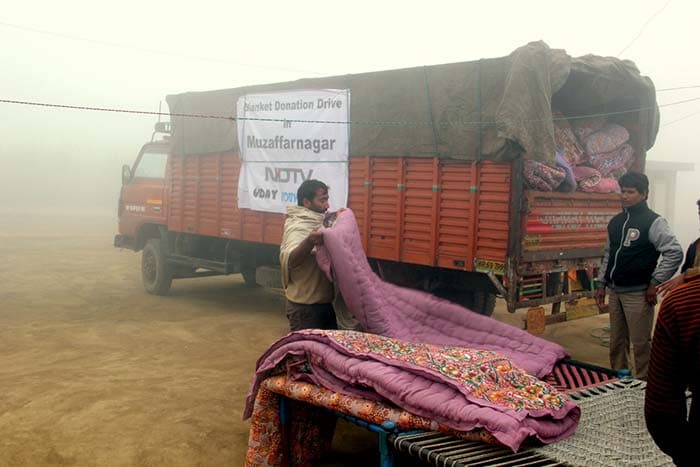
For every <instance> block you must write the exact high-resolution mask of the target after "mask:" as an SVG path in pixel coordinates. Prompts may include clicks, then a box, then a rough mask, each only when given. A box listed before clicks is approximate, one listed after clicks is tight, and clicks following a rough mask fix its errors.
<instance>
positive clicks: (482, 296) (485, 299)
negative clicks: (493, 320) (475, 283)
mask: <svg viewBox="0 0 700 467" xmlns="http://www.w3.org/2000/svg"><path fill="white" fill-rule="evenodd" d="M495 308H496V294H494V293H491V292H489V291H487V290H474V291H473V292H472V310H474V311H476V312H477V313H479V314H480V315H484V316H491V315H492V314H493V310H494V309H495Z"/></svg>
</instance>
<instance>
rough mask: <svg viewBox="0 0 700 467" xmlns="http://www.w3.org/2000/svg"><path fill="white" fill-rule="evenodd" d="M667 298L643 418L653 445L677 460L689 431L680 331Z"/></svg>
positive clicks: (653, 350) (658, 326)
mask: <svg viewBox="0 0 700 467" xmlns="http://www.w3.org/2000/svg"><path fill="white" fill-rule="evenodd" d="M669 298H672V296H671V297H669ZM669 298H667V299H666V300H664V302H663V303H662V304H661V311H660V312H659V317H658V320H657V323H656V330H655V331H654V339H653V340H652V346H651V358H650V360H649V373H648V377H647V387H646V394H645V398H644V417H645V419H646V424H647V429H648V430H649V433H650V434H651V437H652V438H653V439H654V442H655V443H656V444H657V445H658V446H659V448H660V449H661V450H662V451H663V452H665V453H666V454H668V455H670V456H671V457H673V458H674V459H679V458H684V456H685V454H684V453H686V452H687V449H689V448H690V445H689V444H688V442H687V440H686V438H687V436H686V435H687V433H689V430H690V428H689V426H688V421H687V406H686V399H685V389H686V387H687V381H686V378H685V375H687V369H686V368H683V353H682V349H681V348H680V344H679V339H678V336H679V332H680V330H679V329H678V326H677V324H676V322H675V320H674V314H673V301H672V300H669Z"/></svg>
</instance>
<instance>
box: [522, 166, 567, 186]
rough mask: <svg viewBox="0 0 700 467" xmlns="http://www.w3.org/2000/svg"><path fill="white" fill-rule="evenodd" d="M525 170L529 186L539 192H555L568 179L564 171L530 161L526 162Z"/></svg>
mask: <svg viewBox="0 0 700 467" xmlns="http://www.w3.org/2000/svg"><path fill="white" fill-rule="evenodd" d="M524 170H525V181H526V182H527V184H528V186H529V187H530V188H531V189H533V190H538V191H554V190H556V189H557V188H559V185H561V183H562V182H563V181H564V179H565V178H566V171H565V170H564V169H562V168H559V167H550V166H549V165H547V164H544V163H542V162H538V161H534V160H530V159H528V160H526V161H525V167H524Z"/></svg>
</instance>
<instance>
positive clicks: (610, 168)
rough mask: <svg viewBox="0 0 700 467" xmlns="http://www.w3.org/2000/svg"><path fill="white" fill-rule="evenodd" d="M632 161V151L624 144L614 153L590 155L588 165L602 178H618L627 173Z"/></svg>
mask: <svg viewBox="0 0 700 467" xmlns="http://www.w3.org/2000/svg"><path fill="white" fill-rule="evenodd" d="M633 161H634V149H632V146H630V145H629V144H626V143H625V144H623V145H622V146H620V147H619V148H617V149H615V150H614V151H610V152H604V153H601V154H591V155H590V156H589V157H588V165H590V166H591V167H594V168H596V169H598V171H599V172H600V174H601V175H602V176H603V177H611V176H613V177H616V178H619V177H620V176H622V175H624V174H625V172H627V169H628V168H629V167H630V166H631V165H632V162H633Z"/></svg>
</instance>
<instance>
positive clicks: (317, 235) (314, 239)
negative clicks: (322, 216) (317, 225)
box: [309, 229, 323, 246]
mask: <svg viewBox="0 0 700 467" xmlns="http://www.w3.org/2000/svg"><path fill="white" fill-rule="evenodd" d="M309 241H310V242H311V244H312V245H313V246H317V245H323V232H321V230H319V229H316V230H314V231H313V232H311V233H310V234H309Z"/></svg>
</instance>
